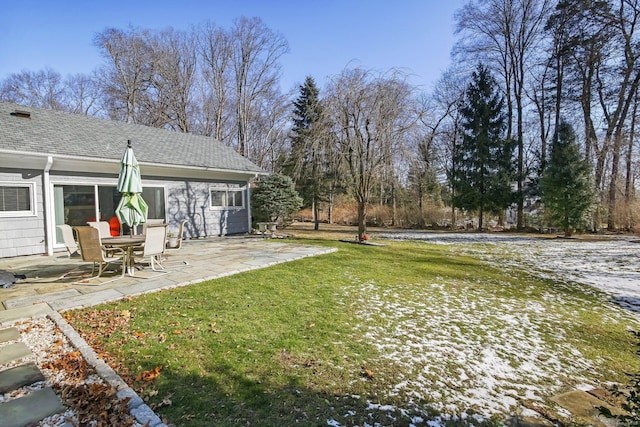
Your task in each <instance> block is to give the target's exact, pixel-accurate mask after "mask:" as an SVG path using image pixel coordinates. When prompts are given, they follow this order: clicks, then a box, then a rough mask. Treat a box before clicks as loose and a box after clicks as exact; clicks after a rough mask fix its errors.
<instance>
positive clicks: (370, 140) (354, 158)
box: [326, 69, 417, 240]
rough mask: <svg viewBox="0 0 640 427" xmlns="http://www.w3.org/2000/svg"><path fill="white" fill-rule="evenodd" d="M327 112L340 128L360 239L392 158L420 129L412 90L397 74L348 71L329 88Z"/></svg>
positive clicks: (340, 150) (340, 151)
mask: <svg viewBox="0 0 640 427" xmlns="http://www.w3.org/2000/svg"><path fill="white" fill-rule="evenodd" d="M327 93H328V95H327V98H326V108H327V113H328V114H329V115H331V118H332V122H333V123H334V126H335V130H334V133H335V137H336V145H337V150H336V151H337V152H338V155H339V156H340V159H341V162H342V164H343V165H344V167H345V169H346V171H347V174H348V179H349V181H350V182H349V184H348V188H349V191H350V192H351V194H352V195H353V197H354V198H355V200H356V202H357V204H358V239H360V240H362V239H363V236H364V235H365V233H366V223H367V207H368V205H369V204H370V203H371V201H372V197H373V195H374V192H375V189H376V188H377V185H378V184H379V182H380V180H381V178H382V176H381V172H382V171H383V168H384V166H385V165H386V164H388V163H389V156H393V155H395V153H398V152H399V151H401V148H402V146H403V143H404V137H405V136H406V135H407V133H408V132H409V131H410V129H411V128H412V127H413V126H415V125H416V121H417V118H416V117H415V115H413V114H411V113H413V112H415V110H416V109H415V106H414V100H413V98H412V90H411V88H410V86H409V85H408V84H407V83H406V81H405V79H404V77H403V76H402V75H401V74H400V73H397V72H392V73H390V74H389V75H376V74H375V73H373V72H371V71H365V70H362V69H353V70H348V69H347V70H344V71H343V72H342V74H340V75H338V76H337V77H335V78H334V79H333V80H332V82H331V83H330V84H329V89H328V91H327Z"/></svg>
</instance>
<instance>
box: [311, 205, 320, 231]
mask: <svg viewBox="0 0 640 427" xmlns="http://www.w3.org/2000/svg"><path fill="white" fill-rule="evenodd" d="M311 209H312V210H313V229H314V230H315V231H318V230H319V229H320V208H319V205H318V202H317V200H316V197H315V196H313V201H312V202H311Z"/></svg>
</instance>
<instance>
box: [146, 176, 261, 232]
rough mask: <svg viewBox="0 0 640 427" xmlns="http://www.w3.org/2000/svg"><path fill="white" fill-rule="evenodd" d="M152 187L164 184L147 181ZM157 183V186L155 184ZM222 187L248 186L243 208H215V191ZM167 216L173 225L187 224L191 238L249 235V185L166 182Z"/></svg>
mask: <svg viewBox="0 0 640 427" xmlns="http://www.w3.org/2000/svg"><path fill="white" fill-rule="evenodd" d="M143 182H145V183H146V184H148V185H156V184H157V185H161V183H162V181H154V180H147V181H143ZM154 182H155V183H156V184H154ZM219 184H231V185H240V186H244V188H245V189H244V193H245V195H244V200H245V202H244V206H243V207H242V208H215V207H211V188H212V186H215V185H219ZM164 185H165V197H166V215H167V222H168V223H169V224H179V223H180V221H183V220H186V221H187V222H186V223H185V225H184V229H185V234H186V237H187V238H199V237H207V236H224V235H227V234H241V233H247V232H249V231H250V230H249V209H248V201H247V190H246V187H248V185H247V183H246V182H237V181H222V180H220V181H217V180H211V181H184V180H183V181H164Z"/></svg>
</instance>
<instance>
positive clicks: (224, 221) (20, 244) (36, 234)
mask: <svg viewBox="0 0 640 427" xmlns="http://www.w3.org/2000/svg"><path fill="white" fill-rule="evenodd" d="M142 181H143V186H145V187H146V186H148V187H162V188H164V195H165V219H166V222H167V223H168V224H169V228H168V231H169V232H172V231H173V232H175V231H177V229H178V225H179V223H180V221H183V220H186V223H185V225H184V232H185V236H184V237H185V238H187V239H189V238H202V237H207V236H223V235H228V234H243V233H247V232H249V231H250V229H249V227H250V226H249V209H248V206H249V202H248V193H247V190H246V188H248V184H247V182H242V181H229V180H216V179H210V180H203V179H197V180H191V179H171V178H164V177H145V176H144V175H143V177H142ZM12 182H16V183H20V184H24V183H34V189H35V194H34V201H35V212H36V214H35V215H33V216H19V217H11V216H9V217H0V233H1V235H2V236H3V238H2V239H0V258H5V257H13V256H21V255H35V254H45V253H47V246H46V228H47V227H46V224H45V208H44V205H45V203H44V200H45V198H44V193H43V171H41V170H40V171H38V170H33V171H23V170H10V169H2V168H0V183H8V184H11V183H12ZM50 182H51V185H52V186H53V185H65V184H67V185H105V186H115V185H116V183H117V178H116V177H114V176H113V175H105V174H66V173H64V172H60V171H51V173H50ZM220 185H232V186H236V187H239V188H243V189H244V190H243V192H244V196H243V197H244V199H243V200H244V203H243V206H242V207H235V208H219V207H211V205H210V204H211V202H210V197H211V196H210V191H211V188H212V186H213V187H215V186H220ZM54 240H55V236H54ZM58 249H60V248H58Z"/></svg>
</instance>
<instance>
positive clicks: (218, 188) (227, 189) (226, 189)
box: [209, 183, 247, 210]
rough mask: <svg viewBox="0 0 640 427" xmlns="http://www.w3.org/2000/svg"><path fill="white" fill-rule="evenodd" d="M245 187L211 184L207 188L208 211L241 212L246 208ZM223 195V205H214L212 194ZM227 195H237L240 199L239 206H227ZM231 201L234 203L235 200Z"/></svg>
mask: <svg viewBox="0 0 640 427" xmlns="http://www.w3.org/2000/svg"><path fill="white" fill-rule="evenodd" d="M246 190H247V186H246V185H241V184H223V183H220V184H213V185H210V186H209V209H210V210H242V209H245V207H246V193H247V191H246ZM214 191H215V192H218V193H223V194H224V196H223V203H224V205H214V204H213V202H214V199H217V198H214V197H213V192H214ZM229 193H239V194H240V197H241V199H242V200H241V204H240V205H235V204H234V205H229V199H230V198H229ZM233 201H234V203H235V201H236V198H235V197H233Z"/></svg>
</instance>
